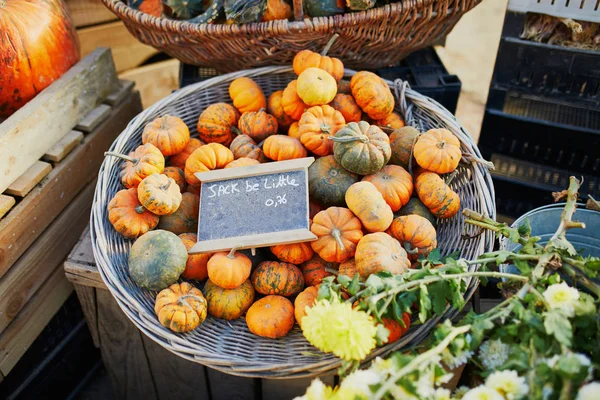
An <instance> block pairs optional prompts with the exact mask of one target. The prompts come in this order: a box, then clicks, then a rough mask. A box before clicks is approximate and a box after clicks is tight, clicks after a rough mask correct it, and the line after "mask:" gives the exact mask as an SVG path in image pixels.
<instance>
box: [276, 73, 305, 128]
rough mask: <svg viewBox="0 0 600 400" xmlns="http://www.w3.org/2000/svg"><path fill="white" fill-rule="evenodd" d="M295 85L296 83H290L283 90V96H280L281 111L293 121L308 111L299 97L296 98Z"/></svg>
mask: <svg viewBox="0 0 600 400" xmlns="http://www.w3.org/2000/svg"><path fill="white" fill-rule="evenodd" d="M297 85H298V82H297V81H295V80H293V81H291V82H290V83H289V84H288V85H287V87H286V88H285V89H283V94H282V95H281V106H282V107H283V111H284V112H285V113H286V114H287V115H289V116H290V117H292V119H294V120H295V121H298V120H299V119H300V118H302V114H304V111H306V110H307V109H308V106H307V105H306V104H304V102H303V101H302V99H301V98H300V96H298V90H297Z"/></svg>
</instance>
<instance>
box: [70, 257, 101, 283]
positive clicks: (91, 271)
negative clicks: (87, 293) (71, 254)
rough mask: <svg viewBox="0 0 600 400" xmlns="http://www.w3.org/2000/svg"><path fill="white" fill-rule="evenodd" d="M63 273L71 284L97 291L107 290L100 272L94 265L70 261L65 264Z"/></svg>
mask: <svg viewBox="0 0 600 400" xmlns="http://www.w3.org/2000/svg"><path fill="white" fill-rule="evenodd" d="M65 273H66V274H67V278H69V280H70V281H71V282H73V283H78V284H81V285H84V286H93V287H95V288H98V289H107V287H106V284H105V283H104V281H103V280H102V278H101V277H100V272H98V268H96V266H95V265H85V264H79V263H75V262H71V261H66V262H65Z"/></svg>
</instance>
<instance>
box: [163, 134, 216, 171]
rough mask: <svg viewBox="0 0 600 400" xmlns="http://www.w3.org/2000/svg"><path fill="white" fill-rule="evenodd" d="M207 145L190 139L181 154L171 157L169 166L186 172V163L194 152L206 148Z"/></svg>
mask: <svg viewBox="0 0 600 400" xmlns="http://www.w3.org/2000/svg"><path fill="white" fill-rule="evenodd" d="M205 144H206V143H204V142H202V141H201V140H199V139H196V138H190V141H189V142H188V144H187V146H185V149H183V150H182V151H181V152H180V153H177V154H175V155H172V156H171V157H169V160H168V162H167V164H168V165H169V166H170V167H175V168H179V169H181V170H184V169H185V162H186V161H187V159H188V157H189V156H190V154H192V153H193V152H194V150H196V149H197V148H198V147H200V146H204V145H205Z"/></svg>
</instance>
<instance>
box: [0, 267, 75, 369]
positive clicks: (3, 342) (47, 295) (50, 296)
mask: <svg viewBox="0 0 600 400" xmlns="http://www.w3.org/2000/svg"><path fill="white" fill-rule="evenodd" d="M71 292H73V285H71V283H70V282H69V281H68V280H67V278H65V274H64V272H63V269H62V268H61V267H60V266H59V267H58V268H56V269H55V271H54V272H53V273H52V275H51V276H50V278H49V279H48V280H47V281H46V282H45V283H44V285H43V286H42V287H41V288H40V289H39V290H38V291H37V293H36V294H35V296H34V297H33V298H32V299H31V300H30V301H29V302H28V303H27V306H25V308H24V309H23V311H21V313H20V314H19V316H18V317H17V318H15V319H14V320H13V322H12V323H11V324H10V325H9V327H8V328H7V329H6V330H5V331H4V332H3V333H2V335H0V372H1V373H2V374H4V376H6V375H7V374H8V373H9V372H10V371H11V370H12V368H13V367H14V366H15V364H16V363H17V361H19V359H20V358H21V356H23V354H24V353H25V351H27V349H28V348H29V346H31V343H33V341H34V340H35V339H36V338H37V337H38V335H39V334H40V332H42V329H44V327H45V326H46V325H47V324H48V322H49V321H50V319H52V317H53V316H54V314H56V312H57V311H58V309H59V308H60V307H61V306H62V305H63V303H64V302H65V300H66V299H67V298H68V297H69V295H70V294H71Z"/></svg>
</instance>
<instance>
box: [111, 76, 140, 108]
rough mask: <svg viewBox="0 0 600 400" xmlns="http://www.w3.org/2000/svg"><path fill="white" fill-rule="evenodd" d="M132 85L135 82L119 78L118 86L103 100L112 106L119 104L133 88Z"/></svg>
mask: <svg viewBox="0 0 600 400" xmlns="http://www.w3.org/2000/svg"><path fill="white" fill-rule="evenodd" d="M134 86H135V82H133V81H127V80H124V79H120V80H119V87H118V88H117V89H116V90H115V91H113V92H112V93H111V94H109V95H108V97H107V98H106V99H105V100H104V102H105V103H106V104H109V105H111V106H113V107H114V106H116V105H119V104H121V102H122V101H123V100H124V99H125V98H126V97H127V95H128V94H129V93H130V92H131V91H132V90H133V87H134Z"/></svg>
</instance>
